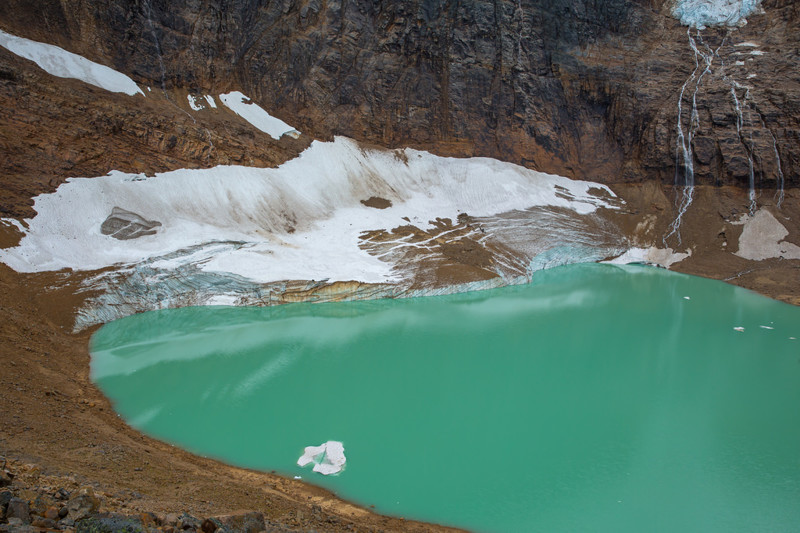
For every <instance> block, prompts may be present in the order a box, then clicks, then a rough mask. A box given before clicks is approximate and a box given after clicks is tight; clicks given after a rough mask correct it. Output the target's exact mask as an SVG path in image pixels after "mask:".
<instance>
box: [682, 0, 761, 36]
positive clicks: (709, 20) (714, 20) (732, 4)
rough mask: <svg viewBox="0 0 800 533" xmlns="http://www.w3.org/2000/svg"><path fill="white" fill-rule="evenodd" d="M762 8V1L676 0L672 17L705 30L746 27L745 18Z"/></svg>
mask: <svg viewBox="0 0 800 533" xmlns="http://www.w3.org/2000/svg"><path fill="white" fill-rule="evenodd" d="M760 6H761V0H676V1H675V2H674V4H673V6H672V16H673V17H675V18H677V19H679V20H680V21H681V24H684V25H686V26H691V27H694V28H698V29H701V30H702V29H703V28H705V27H706V26H728V27H736V26H744V25H745V24H747V19H746V18H745V17H747V16H749V15H750V14H752V13H754V12H755V11H756V10H757V9H758V8H759V7H760Z"/></svg>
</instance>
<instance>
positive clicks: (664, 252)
mask: <svg viewBox="0 0 800 533" xmlns="http://www.w3.org/2000/svg"><path fill="white" fill-rule="evenodd" d="M691 255H692V252H691V250H687V251H686V253H681V252H677V251H674V250H673V249H672V248H657V247H655V246H651V247H650V248H631V249H629V250H627V251H626V252H625V253H624V254H622V255H620V256H619V257H615V258H614V259H611V260H610V261H603V262H604V263H609V264H612V265H627V264H629V263H650V264H654V265H659V266H663V267H664V268H669V267H671V266H672V265H674V264H675V263H679V262H681V261H683V260H684V259H686V258H687V257H689V256H691Z"/></svg>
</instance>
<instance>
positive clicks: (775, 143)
mask: <svg viewBox="0 0 800 533" xmlns="http://www.w3.org/2000/svg"><path fill="white" fill-rule="evenodd" d="M767 131H769V134H770V135H771V136H772V149H773V150H775V163H776V164H777V165H778V208H780V206H781V204H782V203H783V185H784V181H785V179H784V176H783V168H782V167H781V154H780V153H779V152H778V140H777V139H776V138H775V134H774V133H772V130H769V129H768V130H767Z"/></svg>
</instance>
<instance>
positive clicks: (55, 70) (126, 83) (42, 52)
mask: <svg viewBox="0 0 800 533" xmlns="http://www.w3.org/2000/svg"><path fill="white" fill-rule="evenodd" d="M0 46H2V47H3V48H6V49H8V50H9V51H10V52H13V53H15V54H17V55H18V56H20V57H24V58H25V59H28V60H30V61H33V62H34V63H36V64H37V65H39V67H40V68H41V69H42V70H44V71H46V72H47V73H49V74H52V75H53V76H57V77H59V78H74V79H77V80H81V81H83V82H85V83H88V84H90V85H94V86H95V87H100V88H101V89H105V90H107V91H111V92H114V93H125V94H129V95H131V96H133V95H135V94H141V95H142V96H144V93H143V92H142V90H141V89H140V88H139V86H138V85H136V83H135V82H134V81H133V80H132V79H130V78H129V77H128V76H126V75H125V74H122V73H121V72H117V71H116V70H114V69H111V68H109V67H106V66H105V65H101V64H99V63H95V62H93V61H89V60H88V59H86V58H85V57H82V56H79V55H77V54H73V53H72V52H67V51H66V50H64V49H63V48H59V47H58V46H53V45H51V44H44V43H39V42H36V41H31V40H29V39H23V38H22V37H16V36H14V35H11V34H9V33H6V32H4V31H0Z"/></svg>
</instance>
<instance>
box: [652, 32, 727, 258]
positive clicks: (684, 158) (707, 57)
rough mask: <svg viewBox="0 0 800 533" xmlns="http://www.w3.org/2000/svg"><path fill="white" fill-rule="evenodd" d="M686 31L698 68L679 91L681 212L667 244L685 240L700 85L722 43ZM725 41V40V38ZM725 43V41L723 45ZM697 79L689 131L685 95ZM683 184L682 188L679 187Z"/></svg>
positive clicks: (677, 158) (677, 171)
mask: <svg viewBox="0 0 800 533" xmlns="http://www.w3.org/2000/svg"><path fill="white" fill-rule="evenodd" d="M686 35H687V36H688V38H689V47H690V48H691V49H692V52H693V53H694V70H693V71H692V73H691V75H690V76H689V77H688V78H687V79H686V81H685V82H684V83H683V86H682V87H681V92H680V94H679V95H678V125H677V133H678V139H677V142H676V145H675V189H676V195H677V198H676V203H677V205H678V214H677V216H676V217H675V220H673V222H672V224H670V227H669V232H668V233H667V234H666V235H665V236H664V238H663V242H664V246H667V239H669V238H670V237H672V236H673V235H675V238H676V239H677V242H678V245H680V244H681V242H682V241H681V233H680V227H681V222H682V220H683V215H685V214H686V211H687V210H688V209H689V206H690V205H691V204H692V200H693V199H694V154H693V152H692V140H693V139H694V135H695V133H696V132H697V130H698V129H699V128H700V115H699V114H698V112H697V93H698V92H699V90H700V85H701V84H702V82H703V77H704V76H705V75H706V74H708V73H709V72H710V71H711V65H712V63H713V61H714V56H715V55H717V52H718V51H719V47H717V49H716V50H711V48H710V47H709V46H708V45H707V44H705V43H704V42H703V39H702V36H701V35H700V30H699V29H698V30H697V36H696V38H695V37H692V29H691V28H688V29H687V30H686ZM697 41H700V44H701V45H702V46H703V48H704V49H705V50H701V49H700V48H699V47H698V46H697ZM723 42H724V41H723ZM720 46H722V45H720ZM701 59H702V66H703V70H702V71H701V72H700V74H699V75H698V74H697V73H698V71H700V68H701ZM692 83H694V89H693V90H692V97H691V103H692V110H691V113H690V115H689V126H688V128H687V131H686V132H684V130H683V98H684V95H685V94H686V89H687V87H689V86H690V85H691V84H692ZM681 169H683V183H681V180H680V174H681ZM679 187H680V192H677V191H678V188H679Z"/></svg>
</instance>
